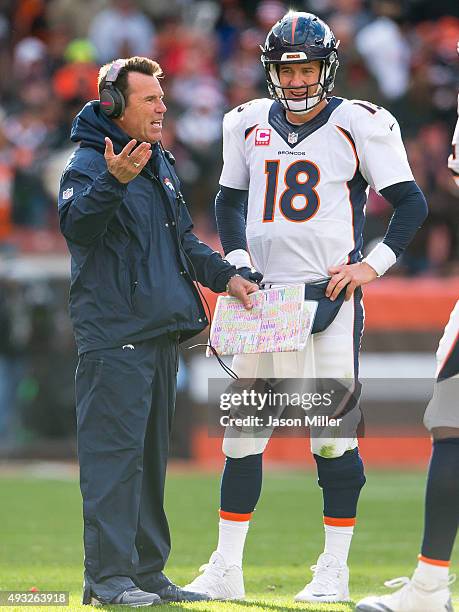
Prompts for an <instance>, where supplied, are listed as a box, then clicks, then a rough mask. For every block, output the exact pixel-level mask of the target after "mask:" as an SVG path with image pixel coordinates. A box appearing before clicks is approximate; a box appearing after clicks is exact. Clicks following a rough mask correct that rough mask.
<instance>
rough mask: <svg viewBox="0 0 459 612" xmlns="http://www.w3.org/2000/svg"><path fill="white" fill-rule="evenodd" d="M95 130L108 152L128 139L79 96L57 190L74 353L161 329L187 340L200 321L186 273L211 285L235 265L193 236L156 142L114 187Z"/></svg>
mask: <svg viewBox="0 0 459 612" xmlns="http://www.w3.org/2000/svg"><path fill="white" fill-rule="evenodd" d="M105 136H108V137H109V138H110V139H111V140H112V142H113V146H114V150H115V153H116V154H118V153H119V152H120V151H121V149H122V148H123V147H124V146H125V145H126V144H127V143H128V142H129V140H130V138H129V136H128V135H127V134H126V133H125V132H124V131H123V130H121V129H120V128H118V126H117V125H116V124H115V123H114V122H113V121H111V120H110V119H109V118H108V117H106V116H104V115H103V114H102V113H101V112H100V109H99V102H98V101H93V102H89V103H88V104H86V106H85V107H84V108H83V109H82V111H81V112H80V113H79V114H78V115H77V117H76V118H75V120H74V122H73V126H72V132H71V139H72V140H73V141H74V142H79V143H80V147H79V148H78V149H77V150H76V151H75V152H74V153H73V155H72V156H71V157H70V159H69V161H68V163H67V166H66V168H65V170H64V173H63V175H62V179H61V185H60V192H59V220H60V228H61V231H62V233H63V235H64V236H65V238H66V240H67V244H68V247H69V250H70V253H71V256H72V269H71V287H70V316H71V319H72V322H73V327H74V332H75V339H76V343H77V347H78V353H79V354H82V353H84V352H86V351H90V350H95V349H100V348H111V347H116V346H121V345H123V344H127V343H134V342H136V341H140V340H145V339H147V338H152V337H155V336H159V335H161V334H164V333H167V332H180V339H181V340H185V339H187V338H190V337H191V336H193V335H195V334H197V333H198V332H200V331H202V330H203V329H204V328H205V327H206V325H207V318H206V315H205V312H204V309H203V307H202V304H201V300H200V298H199V294H198V292H197V290H196V287H195V285H194V283H193V279H197V280H198V281H199V282H200V283H202V284H203V285H205V286H207V287H210V288H211V289H212V290H213V291H216V292H221V291H224V290H225V287H226V284H227V282H228V280H229V278H230V277H231V276H232V275H234V274H235V272H236V270H235V268H234V267H233V266H230V265H229V264H228V263H227V262H226V261H224V260H223V259H222V258H221V256H220V254H219V253H217V252H215V251H212V250H211V249H210V248H209V247H208V246H207V245H205V244H203V243H202V242H200V241H199V240H198V239H197V238H196V236H195V235H194V234H193V232H192V228H193V225H192V222H191V218H190V215H189V213H188V210H187V208H186V205H185V203H184V202H183V199H182V198H181V194H180V184H179V180H178V178H177V175H176V174H175V171H174V168H173V166H172V165H171V164H170V162H169V161H168V160H167V158H166V157H165V155H164V151H163V150H162V149H161V148H160V146H159V145H158V144H155V145H153V147H152V149H153V153H152V157H151V159H150V161H149V162H148V164H147V166H146V167H145V168H144V169H143V170H142V173H141V174H140V175H139V176H137V177H136V178H135V179H133V180H132V181H130V182H129V183H127V184H123V183H120V182H119V181H118V180H117V179H116V178H115V177H114V176H113V175H111V174H110V173H109V172H108V170H107V164H106V162H105V159H104V150H105V142H104V138H105ZM179 194H180V195H179Z"/></svg>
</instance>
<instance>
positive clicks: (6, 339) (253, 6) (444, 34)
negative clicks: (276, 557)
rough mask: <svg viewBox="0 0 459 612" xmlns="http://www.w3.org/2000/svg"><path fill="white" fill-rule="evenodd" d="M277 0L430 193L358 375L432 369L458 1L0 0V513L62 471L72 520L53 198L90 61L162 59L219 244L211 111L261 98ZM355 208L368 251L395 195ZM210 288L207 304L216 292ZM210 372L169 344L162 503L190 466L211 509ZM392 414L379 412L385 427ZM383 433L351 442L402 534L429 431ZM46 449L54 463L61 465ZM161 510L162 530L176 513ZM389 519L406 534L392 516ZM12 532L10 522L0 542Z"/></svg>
mask: <svg viewBox="0 0 459 612" xmlns="http://www.w3.org/2000/svg"><path fill="white" fill-rule="evenodd" d="M290 7H293V8H296V9H299V10H310V11H313V12H315V13H317V14H318V15H319V16H321V17H323V18H324V19H326V20H327V21H328V23H329V24H330V26H331V27H332V29H333V30H334V32H335V34H336V35H337V38H339V39H340V40H341V45H340V49H339V52H340V54H339V57H340V64H341V65H340V68H339V71H338V76H337V84H336V89H335V91H334V93H335V94H336V95H341V96H344V97H349V98H356V99H368V100H370V101H372V102H375V103H377V104H381V105H383V106H385V107H386V108H388V109H389V110H390V111H392V112H393V113H394V114H395V115H396V117H397V118H398V119H399V122H400V125H401V129H402V134H403V136H404V140H405V144H406V147H407V151H408V156H409V159H410V163H411V166H412V169H413V172H414V175H415V178H416V180H417V182H418V184H419V185H420V186H421V188H422V189H423V190H424V193H425V194H426V197H427V200H428V203H429V207H430V215H429V218H428V220H427V221H426V223H425V224H424V226H423V228H422V229H421V230H420V231H419V232H418V234H417V236H416V238H415V240H414V242H413V244H412V245H411V246H410V248H409V250H408V251H407V253H406V254H405V255H404V256H403V258H402V259H401V261H399V262H398V264H397V265H396V266H394V268H393V269H391V270H390V271H389V272H388V273H387V274H386V276H385V277H384V278H383V279H380V280H378V281H376V282H374V283H373V284H372V285H371V286H369V287H367V289H366V291H365V295H366V315H367V317H366V334H365V338H364V343H363V354H362V377H363V378H383V379H392V378H397V377H400V378H404V379H407V380H408V379H411V380H412V379H423V380H424V381H428V380H429V379H431V378H432V376H433V373H434V368H435V360H434V350H435V347H436V345H437V343H438V339H439V337H440V334H441V331H442V329H443V327H444V325H445V323H446V321H447V318H448V314H449V312H450V310H451V308H452V306H453V304H454V302H455V300H456V299H457V296H458V295H459V274H458V273H459V190H458V189H457V187H456V186H455V184H454V182H453V181H452V179H451V177H450V175H449V173H448V170H447V166H446V160H447V156H448V154H449V151H450V141H451V136H452V131H453V129H454V125H455V122H456V118H457V114H456V104H457V91H458V88H459V59H458V57H457V53H456V44H457V41H458V40H459V6H458V4H457V0H436V2H432V1H431V0H406V1H403V0H402V1H394V0H333V1H332V0H309V1H308V0H304V1H301V0H292V2H290V3H288V4H284V3H282V2H278V1H276V0H263V1H261V2H259V1H256V0H248V1H243V0H223V1H222V2H215V1H213V0H199V1H198V0H197V1H193V0H155V1H154V2H151V1H150V0H79V1H78V2H75V1H73V0H16V1H14V0H0V466H1V467H2V471H1V474H2V475H1V476H0V486H3V490H4V491H9V495H10V499H9V504H10V505H9V506H8V504H7V505H4V509H5V513H6V512H7V510H8V508H10V514H14V513H15V512H16V511H17V510H18V508H19V507H21V508H22V507H23V504H27V500H28V499H29V497H28V494H27V492H28V491H30V492H31V494H32V495H34V491H35V489H34V487H38V485H37V484H36V483H35V484H34V481H33V478H32V476H33V477H35V475H41V476H45V477H46V478H49V477H51V476H53V474H59V475H62V474H70V478H71V479H73V480H72V483H73V484H72V489H71V491H72V492H71V493H70V494H69V495H70V496H72V495H73V496H74V498H73V497H72V499H73V500H74V501H73V503H74V504H76V506H75V508H74V509H72V510H71V511H70V509H66V511H68V512H71V513H73V515H74V517H75V521H76V523H75V524H76V525H78V521H79V516H78V503H79V502H78V498H77V495H76V493H75V491H76V488H75V483H74V479H75V477H76V472H75V470H74V467H73V466H74V461H75V435H74V434H75V418H74V396H73V376H74V367H75V363H76V352H75V346H74V341H73V336H72V331H71V327H70V322H69V319H68V316H67V294H68V277H69V259H68V255H67V251H66V247H65V243H64V241H63V239H62V237H61V236H60V235H59V232H58V223H57V214H56V195H57V190H58V185H59V176H60V172H61V171H62V168H63V166H64V164H65V161H66V159H67V157H68V156H69V154H70V153H71V151H72V147H71V146H70V143H69V139H68V136H69V129H70V125H71V121H72V119H73V117H74V115H75V114H76V112H78V110H79V109H80V108H81V107H82V106H83V105H84V103H85V102H86V101H87V100H90V99H93V98H95V97H97V88H96V79H97V73H98V69H99V67H100V65H101V64H103V63H105V62H107V61H110V60H112V59H114V58H117V57H125V56H129V55H147V56H150V57H153V58H155V59H158V61H159V62H160V64H161V65H162V67H163V70H164V73H165V78H164V81H163V83H162V85H163V88H164V91H165V101H166V104H167V106H168V112H167V114H166V120H165V128H164V130H163V133H164V145H165V147H166V148H168V149H170V150H171V151H172V152H173V154H174V156H175V158H176V161H177V163H176V168H177V171H178V174H179V176H180V178H181V180H182V184H183V193H184V195H185V198H186V200H187V202H188V204H189V206H190V210H191V213H192V216H193V219H194V222H195V228H196V233H197V234H198V236H199V237H200V238H201V239H202V240H204V241H206V242H208V243H209V244H211V245H212V246H214V247H215V248H220V245H219V242H218V237H217V235H216V231H215V222H214V217H213V198H214V195H215V192H216V187H217V184H218V177H219V172H220V169H221V120H222V117H223V114H224V112H226V110H228V109H230V108H231V107H233V106H235V105H238V104H240V103H242V102H244V101H247V100H249V99H252V98H256V97H264V96H265V95H266V91H265V82H264V73H263V70H262V67H261V63H260V61H259V56H260V51H259V47H258V45H259V44H260V43H262V42H263V40H264V37H265V35H266V32H267V31H268V30H269V28H270V27H271V25H272V24H273V23H274V22H275V21H276V20H277V19H278V18H279V17H280V16H281V15H283V14H284V13H285V11H286V9H287V8H290ZM367 215H368V216H367V223H366V228H365V243H366V249H367V250H368V249H369V248H371V245H372V243H374V241H377V240H379V239H380V238H381V237H382V235H383V234H384V231H385V228H386V226H387V223H388V220H389V218H390V215H391V208H390V206H389V205H388V203H387V202H385V201H384V200H383V199H382V198H381V197H379V196H378V195H377V194H375V193H374V192H372V193H371V194H370V197H369V201H368V207H367ZM206 295H207V297H208V300H209V302H210V304H211V305H212V304H213V303H214V300H215V296H213V295H211V294H210V293H209V292H206ZM196 342H205V336H204V335H202V337H199V338H198V339H197V340H196V341H194V342H192V343H190V344H195V343H196ZM221 375H222V373H221V371H220V370H219V367H218V365H217V364H216V363H215V361H214V360H206V359H205V358H204V356H203V349H199V348H195V349H192V350H189V349H188V347H186V346H185V347H182V351H181V360H180V369H179V393H178V401H177V413H176V422H175V427H174V436H173V448H172V456H173V457H174V458H175V459H176V462H175V463H174V466H175V467H173V469H172V471H171V473H172V477H171V478H172V480H171V489H170V491H171V492H170V493H169V496H170V499H171V502H170V504H171V508H173V506H174V499H175V498H174V495H175V496H176V498H177V499H179V500H182V502H183V503H184V504H186V503H188V502H187V501H186V500H184V499H182V498H181V497H180V496H181V495H182V496H183V494H184V493H183V490H184V489H183V487H182V486H181V485H180V486H179V483H180V482H182V481H180V480H179V481H177V480H174V478H175V477H174V476H173V474H174V473H175V472H174V469H175V470H177V469H178V470H182V472H181V473H182V474H188V473H192V474H193V475H192V477H191V481H190V482H191V483H193V484H192V485H190V486H191V487H192V488H193V487H196V489H195V490H197V491H202V503H203V504H204V502H205V506H206V507H210V506H211V505H212V504H213V506H212V508H211V509H210V510H209V508H207V509H203V512H204V515H203V517H205V516H210V517H211V520H214V514H213V512H214V510H215V508H214V506H215V504H216V503H218V501H217V494H218V483H217V479H216V477H215V476H210V477H209V478H210V480H209V481H206V482H208V483H211V484H212V495H210V493H209V494H207V493H208V491H210V490H211V489H210V488H206V486H207V485H206V486H204V484H203V482H204V481H202V482H201V481H200V475H199V471H198V472H196V469H198V470H202V471H203V472H202V473H203V474H206V473H207V470H208V468H210V470H211V471H212V469H219V468H220V467H221V465H222V457H221V454H220V443H219V440H218V439H216V438H209V437H208V435H207V427H206V410H205V394H206V381H207V379H208V378H209V377H212V376H221ZM408 386H409V388H410V389H415V388H416V384H410V385H408ZM410 393H411V392H410ZM410 393H408V397H407V398H406V399H407V401H408V403H409V402H410V401H411V402H413V401H414V402H416V401H417V403H418V405H419V402H424V403H425V397H424V396H422V394H421V395H419V394H418V395H416V393H412V394H410ZM392 395H393V394H392ZM416 398H417V399H416ZM389 404H390V406H391V407H390V410H392V412H390V410H389V412H388V414H389V415H391V414H396V413H397V406H398V403H397V397H396V396H395V397H394V396H392V398H391V400H390V401H388V405H389ZM382 408H383V409H385V408H386V406H385V405H384V404H383V406H382ZM390 424H391V423H390V417H389V419H388V420H387V421H386V423H385V425H386V426H387V425H390ZM385 433H386V435H385V436H382V437H379V438H370V439H368V440H364V442H363V445H362V450H363V455H364V457H365V458H366V459H367V463H368V464H369V465H370V467H371V466H373V467H379V468H384V469H386V470H387V469H390V470H392V471H389V472H388V473H387V474H386V472H384V474H385V475H384V476H383V477H382V478H383V480H382V481H377V482H380V483H381V491H386V494H387V495H386V498H385V499H387V500H390V499H391V497H392V493H391V491H390V487H391V483H393V486H394V487H396V489H397V490H398V491H399V495H400V496H401V497H400V499H402V498H403V500H402V501H403V503H405V505H403V504H402V506H401V510H400V512H402V513H404V512H406V513H410V512H412V510H413V508H414V507H415V504H417V505H416V508H417V510H416V512H418V517H417V519H416V521H414V524H413V525H411V528H412V531H413V541H414V542H416V541H417V540H418V539H419V529H420V525H421V515H420V513H421V510H422V507H421V501H420V500H421V496H422V488H423V479H424V477H423V474H422V472H421V471H420V472H419V475H418V476H416V477H414V476H413V477H412V476H411V475H410V474H406V477H404V478H402V475H401V474H402V472H401V471H402V470H405V469H407V468H409V469H412V468H416V469H418V470H422V469H424V468H425V467H426V465H427V461H428V456H429V448H430V443H429V439H428V437H427V435H426V434H425V433H424V434H422V435H421V436H420V435H419V432H416V433H413V432H410V431H406V429H405V430H404V429H403V423H400V422H398V423H397V422H394V423H393V424H392V429H391V430H390V432H389V433H390V435H393V436H394V437H393V438H388V437H387V431H386V432H385ZM268 458H270V459H271V465H272V466H273V467H278V466H279V465H280V466H282V467H283V469H284V470H289V469H291V468H295V469H297V468H298V467H300V466H304V465H309V466H310V465H311V460H310V457H309V452H308V446H307V443H305V442H304V440H300V439H298V438H295V439H287V440H286V439H285V438H278V439H274V440H273V441H272V444H271V445H270V450H269V451H268ZM50 461H52V462H56V461H66V462H68V464H67V465H68V466H69V467H68V470H67V468H65V469H64V468H62V465H63V464H62V463H60V464H59V465H60V466H61V467H56V466H57V465H58V464H57V463H49V462H50ZM18 466H19V467H18ZM24 466H25V468H24ZM177 466H179V467H177ZM23 468H24V469H25V470H26V473H27V474H28V475H29V476H28V478H29V477H30V479H29V480H27V481H24V482H27V487H26V488H24V487H21V485H20V483H19V484H18V482H17V481H16V480H15V478H16V476H17V474H18V472H17V469H20V474H21V478H22V476H23V475H24V473H25V472H24V471H23ZM189 470H191V471H192V472H189ZM273 473H274V472H273ZM285 474H286V476H285V478H284V479H283V480H282V479H277V477H274V480H273V481H272V482H271V484H269V482H268V485H267V491H268V492H267V493H266V495H270V494H271V495H272V496H273V497H272V499H274V497H275V493H276V491H277V490H280V491H281V492H282V493H285V492H287V490H288V489H289V487H290V484H291V487H292V490H295V487H298V486H299V482H300V481H299V479H297V477H296V476H295V475H294V473H292V472H290V471H285ZM403 474H405V472H403ZM12 475H13V476H12ZM203 478H205V476H203ZM412 478H415V480H410V479H412ZM289 479H290V480H289ZM282 482H283V483H284V485H282V484H281V483H282ZM285 483H290V484H285ZM183 486H186V480H183ZM209 486H210V485H209ZM200 487H201V488H200ZM402 489H403V491H404V493H403V495H404V496H405V497H403V495H402V494H401V490H402ZM36 490H37V495H38V497H37V498H36V499H39V494H38V489H36ZM40 490H42V489H40ZM305 490H306V489H305ZM52 495H53V496H54V497H53V499H54V502H52V501H50V500H48V501H46V502H43V504H44V505H43V508H42V510H43V516H44V515H45V514H47V513H48V512H49V511H50V510H51V509H52V508H53V507H55V506H54V505H53V504H59V503H60V502H59V500H60V497H59V495H63V496H64V492H60V493H56V491H54V492H53V494H52ZM206 495H207V497H206ZM210 499H211V500H212V501H210ZM56 500H57V501H56ZM188 501H189V500H188ZM182 502H180V503H182ZM273 503H274V502H273ZM59 507H60V506H59ZM64 507H65V505H64V502H62V508H64ZM203 508H204V505H203ZM373 509H374V512H373V510H370V511H369V515H370V518H371V517H372V520H373V521H374V524H376V523H377V519H378V517H379V510H378V509H377V507H376V505H375V506H374V507H373ZM210 511H212V512H211V514H210V515H207V514H205V512H210ZM280 511H282V510H280ZM172 512H173V510H172ZM394 517H395V514H394ZM172 518H173V527H174V525H175V524H176V523H174V519H175V518H177V521H178V522H179V520H178V517H175V515H174V514H173V516H172ZM202 520H203V519H202ZM395 520H399V521H400V517H399V518H398V519H396V518H394V521H395ZM202 525H203V524H202ZM400 525H403V526H402V527H401V528H403V529H404V530H405V533H407V532H408V531H407V529H408V528H407V526H406V525H405V524H404V523H403V521H402V523H400ZM177 529H178V532H179V533H180V528H179V527H177ZM204 529H205V528H204ZM415 529H417V532H416V531H415ZM376 532H377V528H376V531H375V533H376ZM26 533H27V530H26ZM78 534H79V532H78ZM173 534H174V530H173ZM24 537H25V536H24ZM78 537H79V535H78ZM285 537H287V535H286V536H285ZM367 537H368V538H369V536H367ZM408 540H409V538H408ZM408 540H407V541H408ZM210 541H211V540H209V542H210ZM17 542H21V536H20V535H18V533H15V534H14V535H13V537H12V539H11V546H16V543H17ZM367 547H370V544H369V543H367ZM3 550H6V549H3ZM180 550H181V549H180ZM210 550H211V549H208V550H207V552H209V551H210ZM405 552H406V550H405ZM408 552H410V551H408ZM411 553H412V554H414V553H415V551H414V550H411ZM184 554H186V553H185V552H184ZM188 554H189V553H188ZM206 554H207V553H206ZM45 557H46V555H45ZM409 558H411V557H410V556H409V555H408V556H405V557H404V561H406V559H409ZM203 560H204V559H203V558H199V559H198V560H197V561H198V562H199V563H200V562H203ZM21 562H22V561H21ZM18 563H19V561H18ZM61 563H62V564H63V565H65V559H64V558H63V559H62V561H61ZM194 566H196V563H194ZM405 571H407V570H406V569H405ZM186 577H187V578H188V577H189V576H188V575H187V576H186ZM386 577H391V576H390V575H388V576H386ZM5 580H6V578H5ZM273 580H274V579H273ZM5 584H6V583H5ZM15 584H17V585H18V588H19V586H20V584H22V583H20V581H19V582H18V581H16V583H15Z"/></svg>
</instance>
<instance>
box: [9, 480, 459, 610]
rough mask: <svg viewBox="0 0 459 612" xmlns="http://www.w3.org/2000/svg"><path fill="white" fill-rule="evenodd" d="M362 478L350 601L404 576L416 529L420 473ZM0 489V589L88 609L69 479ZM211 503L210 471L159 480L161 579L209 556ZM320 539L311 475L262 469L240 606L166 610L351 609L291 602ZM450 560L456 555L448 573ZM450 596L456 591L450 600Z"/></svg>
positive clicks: (186, 571)
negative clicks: (167, 543) (54, 597)
mask: <svg viewBox="0 0 459 612" xmlns="http://www.w3.org/2000/svg"><path fill="white" fill-rule="evenodd" d="M367 477H368V482H367V485H366V487H365V489H364V491H363V493H362V497H361V502H360V512H359V522H358V526H357V528H356V532H355V537H354V544H353V549H352V552H351V556H350V568H351V595H352V597H353V598H354V600H358V599H360V598H361V597H363V596H364V595H366V594H369V593H372V592H373V593H374V592H383V591H384V590H385V589H384V587H383V582H384V580H387V579H390V578H395V577H397V576H403V575H407V574H408V575H409V574H411V572H412V571H413V569H414V565H415V563H416V555H417V552H418V548H419V542H420V538H421V531H422V512H423V495H424V481H425V475H424V474H423V473H422V472H421V473H402V472H398V473H381V472H370V473H369V474H367ZM0 490H1V497H0V500H1V503H0V533H1V541H0V589H1V590H29V589H30V588H31V587H37V588H38V589H40V590H65V591H70V610H72V611H73V610H90V609H92V608H90V607H89V606H84V607H83V606H81V604H80V597H81V580H82V558H83V553H82V545H81V533H82V522H81V501H80V493H79V489H78V484H77V482H76V481H74V480H46V479H34V478H28V477H24V478H17V477H3V478H1V479H0ZM218 499H219V476H218V475H207V474H206V475H203V474H199V473H190V474H187V473H182V474H171V475H170V476H169V480H168V489H167V508H168V516H169V519H170V524H171V531H172V538H173V550H172V554H171V557H170V561H169V564H168V568H167V573H168V575H169V576H170V577H171V578H172V579H173V580H175V581H176V582H178V583H179V584H180V583H182V584H183V583H185V582H187V581H188V580H189V579H190V578H192V577H193V576H194V575H195V573H196V570H197V568H198V566H199V565H201V564H202V563H204V562H206V561H207V559H208V557H209V554H210V553H211V552H212V550H214V546H215V543H216V524H217V508H218ZM115 511H116V510H115ZM322 542H323V530H322V526H321V495H320V492H319V490H318V489H317V487H316V485H315V476H314V474H313V473H311V472H307V473H300V472H271V473H270V472H267V473H266V474H265V480H264V485H263V494H262V498H261V501H260V503H259V504H258V509H257V511H256V513H255V518H254V520H253V522H252V527H251V529H250V532H249V536H248V542H247V547H246V556H245V581H246V591H247V599H246V601H245V602H241V603H237V604H236V603H235V604H229V603H211V604H199V603H196V604H175V605H174V606H173V608H175V609H182V610H195V611H198V610H199V611H206V610H214V611H216V612H218V611H222V610H225V611H226V610H228V611H230V612H247V610H248V609H249V610H250V612H259V611H261V610H263V611H269V612H280V611H284V610H285V611H288V610H309V611H313V610H317V611H325V610H330V611H339V610H341V611H344V610H346V611H347V610H353V604H321V605H312V604H295V603H293V595H294V594H295V593H296V592H297V591H298V590H300V588H302V587H303V586H304V584H305V583H306V581H307V580H308V579H309V576H310V571H309V565H311V564H312V563H314V562H315V560H316V557H317V555H318V553H319V552H321V550H322ZM456 560H457V549H456V554H455V557H453V567H454V565H455V562H456ZM458 594H459V591H458V589H457V588H456V590H455V591H454V595H455V599H456V602H457V599H458ZM166 607H168V606H158V607H157V608H156V609H158V610H162V609H164V608H166ZM169 607H170V606H169ZM8 609H11V610H24V609H28V610H31V609H36V610H45V609H46V610H48V609H49V610H61V609H63V610H69V608H68V607H67V608H58V607H31V606H28V607H27V608H24V607H21V608H19V607H16V608H8ZM111 609H113V610H121V609H127V608H125V607H121V606H113V607H112V608H111Z"/></svg>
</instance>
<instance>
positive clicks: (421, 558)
mask: <svg viewBox="0 0 459 612" xmlns="http://www.w3.org/2000/svg"><path fill="white" fill-rule="evenodd" d="M418 559H419V561H422V562H423V563H428V564H429V565H438V566H440V567H449V566H450V563H451V562H450V561H443V560H442V559H429V557H424V555H418Z"/></svg>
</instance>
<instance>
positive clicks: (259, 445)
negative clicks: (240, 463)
mask: <svg viewBox="0 0 459 612" xmlns="http://www.w3.org/2000/svg"><path fill="white" fill-rule="evenodd" d="M233 435H234V434H233V433H232V434H230V435H226V434H225V437H224V438H223V443H222V451H223V453H224V454H225V455H226V456H227V457H230V458H231V459H242V458H243V457H247V456H249V455H259V454H260V453H262V452H263V451H264V450H265V448H266V445H267V444H268V441H269V438H255V437H251V438H243V437H240V438H238V437H233Z"/></svg>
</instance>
